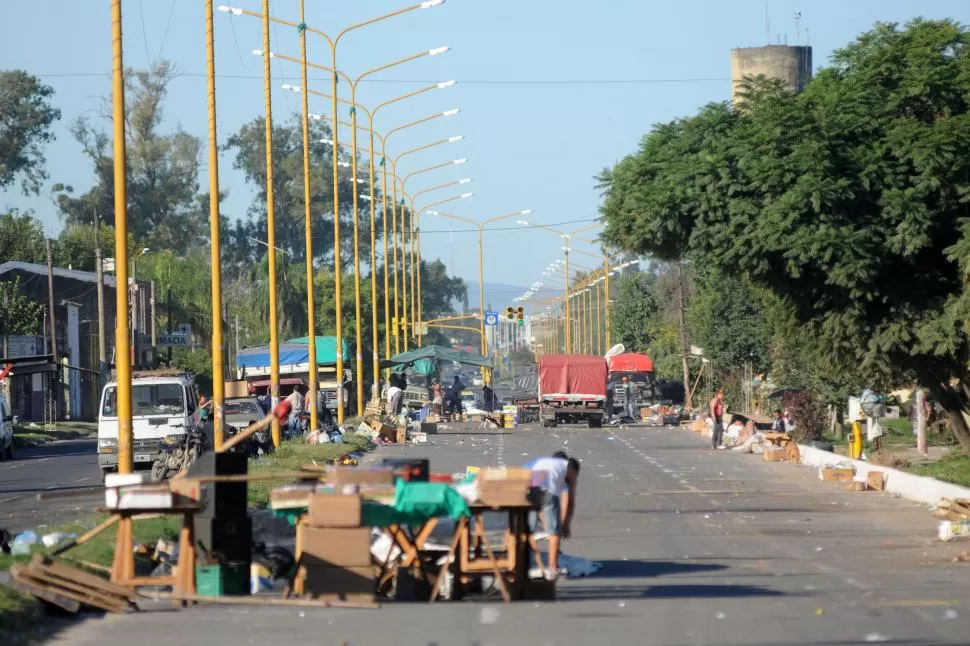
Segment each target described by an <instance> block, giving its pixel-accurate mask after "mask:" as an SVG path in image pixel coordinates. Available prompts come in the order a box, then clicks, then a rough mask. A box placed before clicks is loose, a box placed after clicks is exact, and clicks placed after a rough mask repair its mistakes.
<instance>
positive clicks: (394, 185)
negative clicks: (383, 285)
mask: <svg viewBox="0 0 970 646" xmlns="http://www.w3.org/2000/svg"><path fill="white" fill-rule="evenodd" d="M456 114H458V110H457V109H452V110H445V111H444V112H439V113H436V114H433V115H431V116H428V117H424V118H423V119H417V120H416V121H411V122H410V123H406V124H404V125H402V126H398V127H396V128H394V129H392V130H390V131H389V132H388V133H387V134H386V135H384V139H383V140H382V142H381V158H382V159H383V160H384V165H383V169H384V195H385V198H384V199H385V200H386V199H387V198H386V196H387V177H388V175H390V176H391V178H392V181H391V189H392V191H393V196H392V202H391V218H392V223H393V229H394V230H393V239H394V241H395V243H394V249H393V253H394V263H393V266H394V320H395V321H397V322H398V323H400V322H401V321H402V318H401V305H402V302H401V299H400V298H399V293H398V265H399V262H398V254H397V251H398V245H397V239H398V217H397V211H398V206H399V205H398V199H397V193H398V181H397V164H398V162H399V161H400V160H401V159H402V158H404V157H405V156H407V155H411V154H414V153H416V152H420V151H422V150H428V149H430V148H434V147H435V146H440V145H442V144H447V143H455V142H458V141H461V140H462V139H463V137H462V136H461V135H456V136H453V137H446V138H444V139H439V140H437V141H434V142H431V143H429V144H424V145H421V146H415V147H414V148H410V149H408V150H405V151H404V152H402V153H400V154H399V155H398V156H397V157H396V158H394V159H391V160H390V166H391V169H390V172H388V171H387V162H388V157H387V140H388V139H389V138H390V137H391V135H393V134H395V133H397V132H401V131H402V130H406V129H408V128H412V127H414V126H417V125H420V124H422V123H427V122H428V121H431V120H433V119H438V118H442V117H451V116H454V115H456ZM400 207H401V221H400V222H401V229H400V231H401V237H402V239H403V231H404V229H403V222H404V206H403V204H402V205H400ZM386 208H387V207H386V203H385V209H386ZM385 213H386V211H385ZM385 217H386V215H385ZM402 252H403V250H402ZM402 261H403V257H402ZM384 262H385V269H384V270H385V273H386V272H387V256H386V255H385V260H384ZM402 287H403V285H402ZM404 320H405V321H406V317H405V319H404ZM394 334H395V336H394V345H395V348H394V351H395V352H400V351H401V342H400V330H399V329H398V327H397V326H394ZM404 349H405V350H407V349H408V336H407V333H406V326H405V335H404Z"/></svg>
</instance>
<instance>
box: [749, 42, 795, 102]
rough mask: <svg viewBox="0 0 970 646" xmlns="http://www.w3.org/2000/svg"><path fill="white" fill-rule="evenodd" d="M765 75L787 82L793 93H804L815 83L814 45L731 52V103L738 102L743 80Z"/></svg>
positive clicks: (778, 46) (771, 46) (768, 47)
mask: <svg viewBox="0 0 970 646" xmlns="http://www.w3.org/2000/svg"><path fill="white" fill-rule="evenodd" d="M759 74H763V75H764V76H766V77H768V78H774V79H780V80H782V81H784V83H785V85H787V86H788V87H789V88H790V89H792V90H794V91H795V92H801V91H802V90H804V89H805V86H806V85H807V84H808V82H809V81H810V80H812V47H811V46H810V45H795V46H788V45H767V46H765V47H740V48H738V49H732V50H731V85H732V92H731V99H732V101H734V102H737V100H738V93H739V92H740V90H741V80H742V79H743V78H744V77H745V76H758V75H759Z"/></svg>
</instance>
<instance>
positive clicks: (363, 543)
mask: <svg viewBox="0 0 970 646" xmlns="http://www.w3.org/2000/svg"><path fill="white" fill-rule="evenodd" d="M362 502H363V501H362V498H361V496H360V495H359V494H354V495H344V494H339V493H333V494H329V493H325V494H315V495H313V496H311V497H310V514H309V517H308V519H307V520H304V521H303V522H302V523H301V524H300V525H299V527H298V528H297V531H298V532H299V537H298V540H297V544H298V546H299V548H300V550H301V553H300V569H299V572H298V573H297V577H298V579H299V580H300V584H301V585H300V586H298V587H302V593H303V594H305V595H307V596H309V597H315V598H323V599H327V600H338V601H360V602H365V601H366V602H369V601H373V598H374V566H373V565H371V554H370V535H371V531H370V528H368V527H361V506H362Z"/></svg>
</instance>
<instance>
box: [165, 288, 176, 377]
mask: <svg viewBox="0 0 970 646" xmlns="http://www.w3.org/2000/svg"><path fill="white" fill-rule="evenodd" d="M166 309H168V322H167V323H166V324H165V331H166V332H168V338H169V343H170V344H171V342H172V317H173V316H174V313H173V312H172V309H173V305H172V288H171V287H169V288H168V305H167V308H166ZM168 366H169V368H171V367H172V346H171V345H169V346H168Z"/></svg>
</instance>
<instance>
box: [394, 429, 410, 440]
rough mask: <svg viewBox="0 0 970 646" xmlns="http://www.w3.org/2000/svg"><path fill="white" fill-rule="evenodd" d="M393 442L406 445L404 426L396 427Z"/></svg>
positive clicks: (406, 436)
mask: <svg viewBox="0 0 970 646" xmlns="http://www.w3.org/2000/svg"><path fill="white" fill-rule="evenodd" d="M394 441H395V442H397V443H398V444H406V443H407V441H408V429H407V427H406V426H398V427H397V431H396V433H395V436H394Z"/></svg>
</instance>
